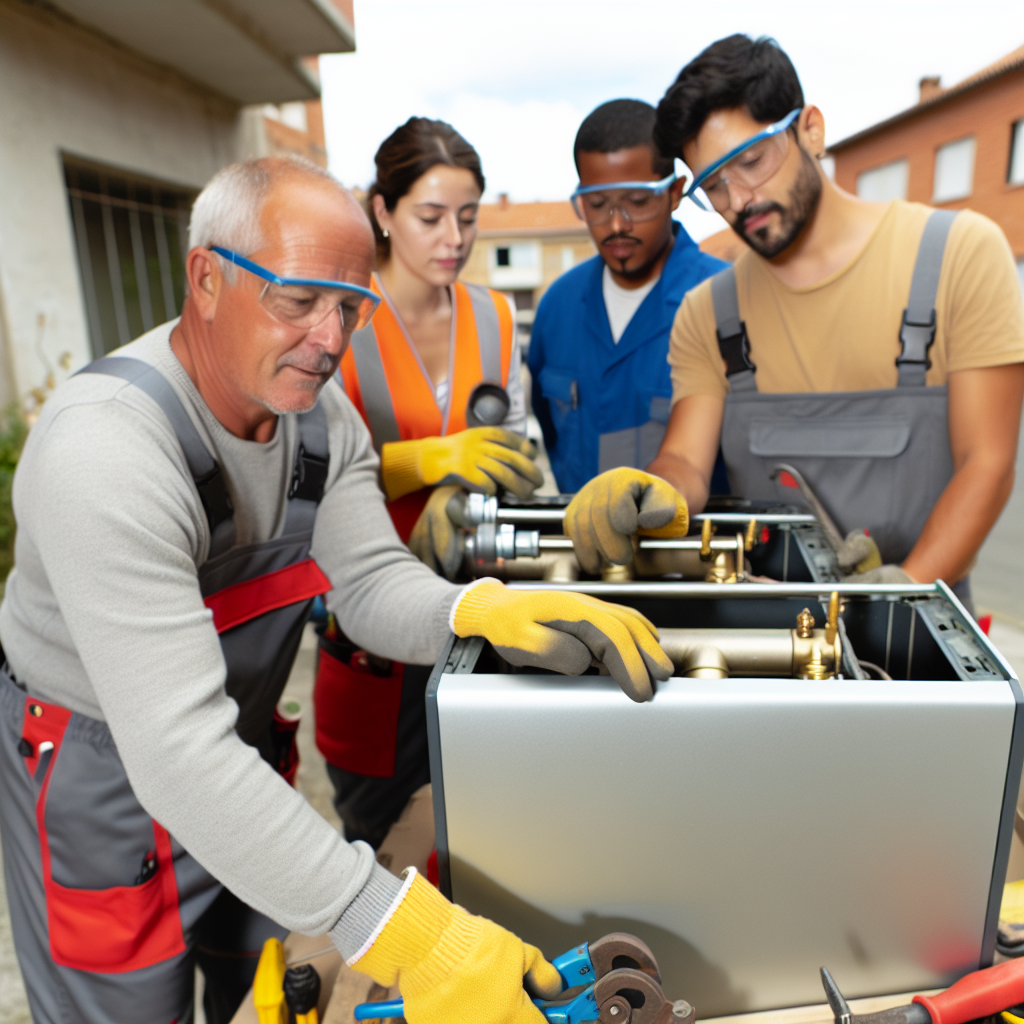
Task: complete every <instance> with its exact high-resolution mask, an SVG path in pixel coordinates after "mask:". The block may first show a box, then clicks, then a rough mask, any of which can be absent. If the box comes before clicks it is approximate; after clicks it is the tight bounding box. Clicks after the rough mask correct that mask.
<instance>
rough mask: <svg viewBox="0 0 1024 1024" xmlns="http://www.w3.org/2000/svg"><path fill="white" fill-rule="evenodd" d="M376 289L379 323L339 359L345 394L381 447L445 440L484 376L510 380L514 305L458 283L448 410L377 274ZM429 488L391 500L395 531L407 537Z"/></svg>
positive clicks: (459, 424)
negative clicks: (392, 443) (442, 402)
mask: <svg viewBox="0 0 1024 1024" xmlns="http://www.w3.org/2000/svg"><path fill="white" fill-rule="evenodd" d="M372 287H373V290H374V291H375V292H376V293H377V294H378V295H381V297H382V301H381V304H380V306H379V307H378V309H377V312H376V313H375V314H374V317H373V321H372V323H370V324H369V325H368V326H367V327H364V328H363V329H362V330H361V331H356V333H355V334H353V335H352V342H351V344H350V345H349V348H348V351H347V352H346V353H345V355H344V356H343V358H342V360H341V369H340V372H341V380H342V384H343V386H344V388H345V392H346V394H347V395H348V397H349V398H350V399H352V402H353V403H354V404H355V407H356V408H357V409H358V410H359V413H360V415H361V416H362V417H363V419H364V420H365V421H366V425H367V426H368V427H369V428H370V434H371V436H372V437H373V446H374V448H376V449H377V451H378V452H379V451H380V450H381V448H382V447H383V446H384V445H385V444H387V443H388V442H390V441H412V440H418V439H419V438H421V437H441V436H445V435H448V434H455V433H458V432H459V431H460V430H465V429H466V406H467V404H468V402H469V396H470V394H471V393H472V391H473V388H475V387H476V386H477V384H480V383H481V382H483V381H487V382H488V383H492V384H500V385H501V386H502V387H506V386H507V385H508V371H509V365H510V363H511V361H512V339H513V334H514V331H515V325H514V324H513V322H512V313H511V311H510V310H509V306H508V302H507V301H506V300H505V298H504V297H503V296H502V295H501V294H500V293H499V292H494V291H491V290H490V289H489V288H484V287H482V286H481V285H473V284H471V285H467V284H462V282H460V281H457V282H456V283H455V286H454V293H455V302H454V308H453V320H454V323H453V336H454V352H453V354H452V360H451V368H450V375H449V378H448V395H449V397H448V407H447V412H445V410H442V409H441V408H440V406H438V404H437V398H436V395H435V391H434V384H433V382H432V381H431V380H430V379H429V378H428V377H427V375H426V372H425V371H424V369H423V364H422V362H421V361H420V358H419V356H418V354H417V353H416V350H415V349H414V348H413V346H412V342H411V341H410V340H409V338H408V336H407V335H406V333H405V331H404V329H403V328H402V325H401V323H400V321H399V319H398V317H397V316H396V315H395V312H394V310H392V309H391V307H390V306H389V305H388V302H387V298H386V297H384V295H383V291H382V289H381V287H380V284H379V282H378V280H377V278H376V276H375V277H374V279H373V282H372ZM429 494H430V491H429V489H424V490H421V491H416V492H415V493H413V494H407V495H405V496H404V497H402V498H399V499H398V500H397V501H393V502H389V503H388V510H389V511H390V512H391V518H392V520H393V521H394V524H395V528H396V529H397V530H398V534H399V536H400V537H401V538H402V540H403V541H407V540H408V539H409V534H410V533H411V532H412V528H413V526H415V524H416V520H417V519H418V518H419V514H420V512H421V511H422V510H423V506H424V505H425V504H426V500H427V498H428V497H429Z"/></svg>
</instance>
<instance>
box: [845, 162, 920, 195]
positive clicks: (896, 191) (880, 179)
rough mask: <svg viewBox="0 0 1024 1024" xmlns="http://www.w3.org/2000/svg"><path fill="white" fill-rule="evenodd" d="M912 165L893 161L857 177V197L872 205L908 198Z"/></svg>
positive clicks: (863, 172) (862, 172) (861, 173)
mask: <svg viewBox="0 0 1024 1024" xmlns="http://www.w3.org/2000/svg"><path fill="white" fill-rule="evenodd" d="M909 177H910V165H909V164H908V163H907V161H906V160H893V162H892V163H890V164H883V165H882V166H881V167H872V168H871V170H870V171H861V172H860V174H858V175H857V195H858V196H859V197H860V198H861V199H867V200H868V201H869V202H872V203H887V202H889V201H890V200H892V199H906V198H907V179H908V178H909Z"/></svg>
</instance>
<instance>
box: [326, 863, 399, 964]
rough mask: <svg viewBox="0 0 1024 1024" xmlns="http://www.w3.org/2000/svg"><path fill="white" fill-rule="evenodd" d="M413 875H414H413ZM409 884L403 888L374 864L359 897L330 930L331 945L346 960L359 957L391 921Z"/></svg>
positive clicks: (389, 873) (397, 880) (387, 872)
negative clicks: (365, 947)
mask: <svg viewBox="0 0 1024 1024" xmlns="http://www.w3.org/2000/svg"><path fill="white" fill-rule="evenodd" d="M413 873H414V872H413ZM411 884H412V880H411V879H409V880H407V881H406V883H405V884H404V885H403V884H402V881H401V879H398V878H396V877H395V876H394V875H393V874H391V872H390V871H385V870H384V868H382V867H381V866H380V865H379V864H377V863H376V862H374V865H373V871H371V872H370V877H369V878H368V879H367V880H366V884H365V885H364V886H363V887H362V889H360V891H359V895H358V896H356V898H355V899H354V900H353V901H352V902H351V903H350V904H349V905H348V906H347V907H346V908H345V913H344V914H342V915H341V917H340V918H339V920H338V923H337V924H336V925H335V926H334V927H333V928H332V929H331V941H332V942H333V943H334V945H335V946H337V947H338V951H339V952H340V953H341V955H342V956H343V957H345V959H346V960H348V959H349V958H350V957H353V956H356V955H357V954H360V951H361V950H362V949H363V947H364V946H368V944H370V943H372V941H373V938H375V937H376V936H377V935H378V934H379V933H380V929H381V928H383V927H384V925H385V924H387V922H388V921H389V920H390V918H391V915H392V914H393V913H394V912H395V908H396V907H397V906H398V904H399V903H401V901H402V900H401V897H403V896H404V895H405V892H406V890H407V889H408V887H409V885H411Z"/></svg>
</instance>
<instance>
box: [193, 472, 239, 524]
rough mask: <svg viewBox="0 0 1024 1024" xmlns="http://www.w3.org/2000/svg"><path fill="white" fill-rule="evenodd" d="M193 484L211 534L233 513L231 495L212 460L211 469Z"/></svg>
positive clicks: (222, 476)
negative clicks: (197, 492)
mask: <svg viewBox="0 0 1024 1024" xmlns="http://www.w3.org/2000/svg"><path fill="white" fill-rule="evenodd" d="M195 484H196V490H197V491H199V500H200V501H201V502H202V503H203V510H204V511H205V512H206V521H207V522H208V523H209V524H210V533H211V534H212V533H214V531H215V530H216V529H217V527H218V526H220V524H221V523H223V522H226V521H227V520H229V519H230V518H231V517H232V516H233V515H234V514H235V506H234V505H232V504H231V495H230V494H228V489H227V485H226V484H225V483H224V474H223V473H221V471H220V466H219V465H217V463H216V462H214V464H213V469H211V470H210V472H209V473H207V474H206V476H204V477H200V478H199V479H197V480H196V482H195Z"/></svg>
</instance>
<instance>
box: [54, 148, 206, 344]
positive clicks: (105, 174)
mask: <svg viewBox="0 0 1024 1024" xmlns="http://www.w3.org/2000/svg"><path fill="white" fill-rule="evenodd" d="M64 180H65V182H66V185H67V191H68V201H69V204H70V207H71V220H72V223H73V224H74V231H75V242H76V245H77V250H78V267H79V271H80V272H81V275H82V292H83V294H84V296H85V308H86V313H87V316H88V320H89V336H90V339H91V341H92V353H93V356H94V357H95V358H99V357H100V356H103V355H106V354H107V353H108V352H112V351H113V350H114V349H115V348H120V346H122V345H126V344H127V343H128V342H129V341H131V340H132V339H133V338H137V337H138V336H139V335H140V334H144V333H145V332H146V331H148V330H149V329H150V328H152V327H155V326H156V325H157V324H161V323H164V322H165V321H166V320H170V319H172V318H173V317H176V316H177V315H178V313H180V312H181V304H182V302H183V301H184V298H185V255H186V253H187V251H188V216H189V210H190V209H191V207H192V201H193V200H194V199H195V197H196V195H197V192H196V190H195V189H189V188H183V187H179V186H176V185H170V184H167V183H166V182H160V181H154V180H152V179H148V178H142V177H137V176H135V175H128V174H125V173H124V172H123V171H118V170H116V169H114V168H106V167H103V166H101V165H99V164H91V163H86V162H84V161H79V160H76V159H74V158H72V157H65V158H64Z"/></svg>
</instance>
